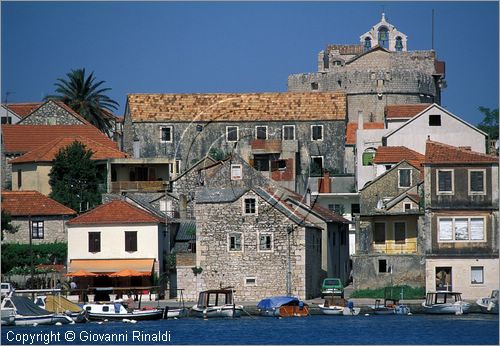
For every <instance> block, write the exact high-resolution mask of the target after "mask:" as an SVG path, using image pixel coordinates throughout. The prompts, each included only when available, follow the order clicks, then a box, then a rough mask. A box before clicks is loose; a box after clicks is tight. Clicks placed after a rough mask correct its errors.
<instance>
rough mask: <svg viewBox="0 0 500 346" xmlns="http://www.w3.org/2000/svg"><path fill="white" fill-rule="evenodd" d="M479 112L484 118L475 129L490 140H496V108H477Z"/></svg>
mask: <svg viewBox="0 0 500 346" xmlns="http://www.w3.org/2000/svg"><path fill="white" fill-rule="evenodd" d="M479 111H480V112H481V113H483V114H484V118H483V121H481V122H480V123H479V124H478V126H477V127H478V128H479V129H481V130H482V131H484V132H486V133H487V134H488V136H489V137H490V139H498V108H497V109H490V108H486V107H479Z"/></svg>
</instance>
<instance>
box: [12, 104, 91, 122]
mask: <svg viewBox="0 0 500 346" xmlns="http://www.w3.org/2000/svg"><path fill="white" fill-rule="evenodd" d="M19 124H22V125H83V124H84V123H83V122H82V121H81V120H80V119H78V118H76V117H75V116H74V115H73V114H71V113H70V112H68V111H67V110H65V109H64V108H62V107H61V106H59V105H57V104H56V103H55V102H53V101H49V102H46V103H45V104H43V105H42V106H41V107H40V108H38V109H36V110H35V111H34V112H33V113H31V114H30V115H29V116H27V117H26V118H24V119H23V120H21V121H20V122H19Z"/></svg>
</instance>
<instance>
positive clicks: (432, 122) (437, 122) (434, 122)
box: [429, 114, 441, 126]
mask: <svg viewBox="0 0 500 346" xmlns="http://www.w3.org/2000/svg"><path fill="white" fill-rule="evenodd" d="M429 126H441V114H429Z"/></svg>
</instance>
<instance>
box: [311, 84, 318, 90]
mask: <svg viewBox="0 0 500 346" xmlns="http://www.w3.org/2000/svg"><path fill="white" fill-rule="evenodd" d="M318 87H319V86H318V83H317V82H312V83H311V90H318Z"/></svg>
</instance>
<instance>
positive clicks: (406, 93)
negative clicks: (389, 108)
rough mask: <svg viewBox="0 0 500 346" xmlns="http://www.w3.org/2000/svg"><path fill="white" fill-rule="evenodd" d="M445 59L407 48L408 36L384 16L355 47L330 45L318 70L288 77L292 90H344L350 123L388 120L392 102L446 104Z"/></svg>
mask: <svg viewBox="0 0 500 346" xmlns="http://www.w3.org/2000/svg"><path fill="white" fill-rule="evenodd" d="M444 70H445V69H444V62H441V61H438V60H437V59H436V53H435V51H433V50H428V51H408V47H407V36H406V35H405V34H404V33H402V32H400V31H398V30H397V29H396V27H395V26H394V25H392V24H390V23H388V22H387V21H386V19H385V14H382V19H381V20H380V22H379V23H377V24H376V25H374V26H373V27H372V28H371V30H370V31H368V32H366V33H365V34H363V35H361V36H360V43H359V44H353V45H328V46H327V47H326V49H325V50H324V51H321V52H320V53H319V55H318V72H316V73H302V74H294V75H291V76H289V77H288V90H289V91H312V92H314V91H343V92H345V93H346V94H347V114H348V117H349V119H348V121H349V122H357V121H358V113H359V112H362V113H363V117H364V120H365V121H366V122H382V121H384V107H385V106H386V105H389V104H415V103H434V102H435V103H437V104H440V103H441V89H442V88H444V87H445V85H446V83H445V80H444V77H445V74H444V72H445V71H444Z"/></svg>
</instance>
